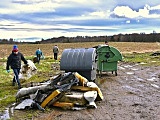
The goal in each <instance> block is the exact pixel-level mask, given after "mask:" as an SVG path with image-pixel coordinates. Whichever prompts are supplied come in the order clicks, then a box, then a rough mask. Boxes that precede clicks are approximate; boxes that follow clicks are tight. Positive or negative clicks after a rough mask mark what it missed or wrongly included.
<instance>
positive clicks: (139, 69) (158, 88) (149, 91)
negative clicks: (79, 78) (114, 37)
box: [13, 62, 160, 120]
mask: <svg viewBox="0 0 160 120" xmlns="http://www.w3.org/2000/svg"><path fill="white" fill-rule="evenodd" d="M96 83H97V85H98V86H99V87H100V89H101V91H102V93H103V96H104V100H103V101H97V102H96V105H97V108H96V109H84V110H80V111H76V110H62V109H60V108H55V107H54V108H51V110H49V111H47V110H46V111H45V112H40V111H38V112H37V113H36V114H35V112H34V115H33V114H32V111H34V110H31V114H30V115H28V116H30V118H31V119H32V120H160V66H150V67H145V66H142V65H140V64H131V63H130V64H129V63H125V62H120V63H119V64H118V76H115V74H111V73H110V72H107V73H103V75H102V77H101V78H99V77H98V80H97V81H96ZM24 113H25V110H24V111H18V110H16V111H14V113H13V114H14V115H13V120H24V119H25V120H27V119H28V118H23V116H22V114H24Z"/></svg>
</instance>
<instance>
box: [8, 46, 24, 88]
mask: <svg viewBox="0 0 160 120" xmlns="http://www.w3.org/2000/svg"><path fill="white" fill-rule="evenodd" d="M21 60H22V61H23V62H24V64H26V65H27V60H26V59H25V58H24V56H23V54H22V53H20V52H19V51H18V47H17V45H14V46H13V50H12V53H11V54H10V55H9V57H8V59H7V65H6V70H7V72H8V73H9V72H10V69H9V68H10V67H11V69H12V70H13V72H14V78H13V81H12V85H13V86H15V83H17V84H18V88H19V89H20V88H21V83H20V80H19V73H20V69H21Z"/></svg>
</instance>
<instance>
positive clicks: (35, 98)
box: [15, 72, 103, 110]
mask: <svg viewBox="0 0 160 120" xmlns="http://www.w3.org/2000/svg"><path fill="white" fill-rule="evenodd" d="M16 100H17V102H18V103H19V104H18V105H17V106H16V107H15V109H26V108H35V107H36V108H38V109H40V110H45V107H46V106H48V107H60V108H63V109H73V110H80V109H85V108H97V106H96V103H95V102H96V101H101V100H103V95H102V92H101V90H100V89H99V87H98V86H97V85H96V84H95V83H94V82H91V81H88V80H87V79H86V78H85V77H83V76H81V75H80V74H79V73H77V72H67V73H60V74H58V75H57V76H54V77H51V78H50V79H49V80H47V81H45V82H41V83H32V84H31V86H30V87H27V88H21V89H20V90H19V91H18V92H17V94H16Z"/></svg>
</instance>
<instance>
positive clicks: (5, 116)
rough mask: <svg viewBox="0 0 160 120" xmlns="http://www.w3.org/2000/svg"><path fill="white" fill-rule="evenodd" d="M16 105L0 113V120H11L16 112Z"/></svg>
mask: <svg viewBox="0 0 160 120" xmlns="http://www.w3.org/2000/svg"><path fill="white" fill-rule="evenodd" d="M14 105H15V103H14V104H12V105H11V107H8V108H6V109H5V110H4V111H3V112H2V113H0V120H9V119H10V117H11V116H13V112H14V107H13V106H14Z"/></svg>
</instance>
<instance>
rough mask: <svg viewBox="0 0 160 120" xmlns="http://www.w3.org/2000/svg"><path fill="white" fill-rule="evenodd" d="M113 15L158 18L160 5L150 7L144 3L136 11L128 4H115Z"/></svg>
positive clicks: (159, 16)
mask: <svg viewBox="0 0 160 120" xmlns="http://www.w3.org/2000/svg"><path fill="white" fill-rule="evenodd" d="M113 15H114V16H117V17H124V18H160V5H158V6H154V7H150V6H149V5H147V4H146V5H145V6H144V8H143V9H138V11H136V10H133V9H132V8H130V7H129V6H117V7H116V8H115V9H114V11H113Z"/></svg>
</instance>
